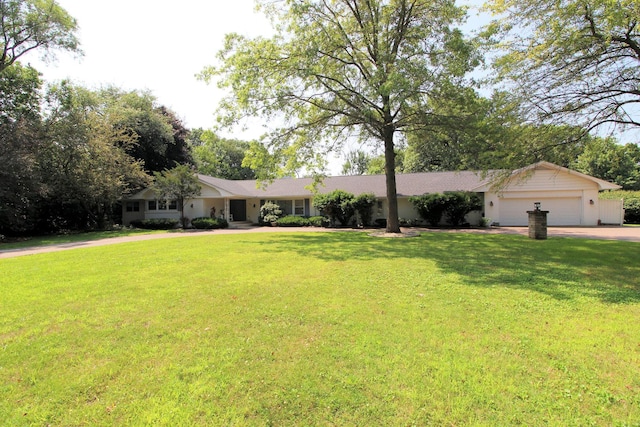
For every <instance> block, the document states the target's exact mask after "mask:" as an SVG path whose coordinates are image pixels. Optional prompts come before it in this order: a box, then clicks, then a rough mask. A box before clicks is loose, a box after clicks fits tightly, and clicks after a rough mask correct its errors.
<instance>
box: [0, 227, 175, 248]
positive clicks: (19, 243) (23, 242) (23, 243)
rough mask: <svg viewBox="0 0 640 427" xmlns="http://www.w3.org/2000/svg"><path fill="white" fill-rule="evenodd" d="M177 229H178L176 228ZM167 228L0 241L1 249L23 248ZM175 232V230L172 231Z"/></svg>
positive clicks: (151, 232) (129, 234)
mask: <svg viewBox="0 0 640 427" xmlns="http://www.w3.org/2000/svg"><path fill="white" fill-rule="evenodd" d="M176 231H177V230H176ZM167 232H168V231H165V230H142V229H138V228H124V229H121V230H107V231H89V232H86V233H68V234H51V235H48V236H32V237H26V238H16V239H8V240H7V241H5V242H3V241H0V251H3V250H12V249H22V248H29V247H35V246H48V245H58V244H62V243H76V242H87V241H93V240H100V239H110V238H114V237H124V236H133V235H138V234H158V233H167ZM171 232H173V231H171Z"/></svg>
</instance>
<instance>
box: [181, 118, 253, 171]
mask: <svg viewBox="0 0 640 427" xmlns="http://www.w3.org/2000/svg"><path fill="white" fill-rule="evenodd" d="M197 133H198V137H197V140H194V141H192V145H193V157H194V160H195V163H196V166H197V167H198V172H200V173H202V174H205V175H210V176H215V177H218V178H224V179H232V180H234V179H235V180H239V179H255V178H256V174H255V172H254V171H253V170H252V169H251V168H249V167H246V166H243V161H244V156H245V152H247V151H248V150H249V146H250V145H249V143H248V142H246V141H240V140H237V139H224V138H220V137H218V136H217V135H216V134H215V133H214V132H213V131H210V130H205V131H202V130H198V132H197Z"/></svg>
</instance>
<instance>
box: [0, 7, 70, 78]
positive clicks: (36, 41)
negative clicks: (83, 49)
mask: <svg viewBox="0 0 640 427" xmlns="http://www.w3.org/2000/svg"><path fill="white" fill-rule="evenodd" d="M77 30H78V24H77V22H76V20H75V19H74V18H73V17H71V16H70V15H69V14H68V13H67V12H66V11H65V10H64V9H63V8H62V7H60V5H58V3H57V2H56V1H55V0H0V33H1V34H0V72H2V71H3V70H4V69H5V68H7V67H9V66H10V65H11V64H13V63H14V62H15V61H17V60H18V59H20V58H21V57H22V56H23V55H25V54H26V53H28V52H30V51H33V50H38V51H40V52H42V53H43V54H44V56H45V57H46V56H47V55H51V54H53V52H55V50H68V51H73V52H77V53H79V52H80V50H79V42H78V39H77V37H76V34H75V33H76V31H77Z"/></svg>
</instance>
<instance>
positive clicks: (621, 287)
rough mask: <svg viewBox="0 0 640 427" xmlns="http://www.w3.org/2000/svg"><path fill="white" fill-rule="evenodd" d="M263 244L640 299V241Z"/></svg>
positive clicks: (573, 293)
mask: <svg viewBox="0 0 640 427" xmlns="http://www.w3.org/2000/svg"><path fill="white" fill-rule="evenodd" d="M248 243H249V242H248ZM250 244H253V245H255V244H256V242H250ZM262 244H263V245H265V246H268V248H264V249H266V250H268V251H273V252H279V251H283V252H285V251H287V252H288V251H291V248H294V247H295V248H299V252H300V253H302V254H304V256H308V257H316V258H318V259H322V260H327V261H342V262H344V261H349V260H359V261H371V262H374V263H375V261H376V260H381V259H405V260H406V259H409V260H415V261H416V262H424V261H431V262H433V263H434V264H435V266H437V268H438V269H440V270H441V271H442V272H443V273H454V274H456V275H458V276H459V277H460V280H461V282H462V283H464V284H468V285H472V286H480V287H492V286H502V287H509V288H518V289H525V290H533V291H536V292H540V293H543V294H545V295H548V296H550V297H552V298H555V299H558V300H567V299H572V298H575V297H578V296H583V297H591V298H597V299H599V300H601V301H603V302H607V303H618V304H624V303H635V302H640V244H638V243H633V242H621V241H610V240H590V239H576V238H561V237H558V238H550V239H548V240H532V239H529V238H528V237H526V236H515V235H475V234H465V233H425V234H423V235H421V236H420V237H414V238H375V237H370V236H368V235H367V234H366V233H357V232H346V233H308V234H307V233H304V234H299V233H297V234H286V233H285V234H278V235H273V238H271V239H269V240H267V241H264V242H263V243H262Z"/></svg>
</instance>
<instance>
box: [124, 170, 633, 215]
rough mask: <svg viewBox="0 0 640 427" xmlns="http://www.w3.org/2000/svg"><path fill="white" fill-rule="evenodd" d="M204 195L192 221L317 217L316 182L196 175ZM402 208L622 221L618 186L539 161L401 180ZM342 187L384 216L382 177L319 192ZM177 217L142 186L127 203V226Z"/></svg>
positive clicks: (189, 206) (340, 179)
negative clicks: (537, 207)
mask: <svg viewBox="0 0 640 427" xmlns="http://www.w3.org/2000/svg"><path fill="white" fill-rule="evenodd" d="M198 179H199V181H200V184H201V186H202V191H201V194H200V195H199V196H197V197H195V198H193V199H191V200H189V201H188V202H187V203H186V206H185V210H184V215H185V216H186V217H187V218H196V217H210V216H216V217H222V218H226V219H227V220H229V221H251V222H258V218H259V214H260V206H262V205H263V204H264V203H265V202H266V201H273V202H276V203H277V204H278V205H280V207H281V208H282V209H283V211H284V213H285V214H288V215H300V216H314V215H319V214H320V213H319V212H318V211H317V210H316V209H315V208H314V207H313V203H312V201H313V197H314V193H313V192H312V191H311V190H310V189H309V188H310V186H311V184H312V183H313V179H312V178H284V179H277V180H275V181H273V182H272V183H269V184H268V185H266V186H264V187H261V186H258V185H257V183H256V181H254V180H245V181H230V180H226V179H221V178H214V177H211V176H207V175H198ZM396 183H397V193H398V211H399V217H400V218H406V219H417V218H418V213H417V212H416V210H415V209H414V208H413V205H412V204H411V203H410V202H409V198H410V197H411V196H418V195H422V194H426V193H443V192H446V191H471V192H475V193H478V195H479V196H480V197H481V199H482V201H483V204H484V209H483V211H482V212H476V213H475V214H473V215H472V214H470V216H469V217H468V218H467V219H468V220H469V222H471V223H476V224H477V223H478V222H479V220H480V218H481V217H486V218H490V220H491V222H492V223H494V224H499V225H501V226H526V225H527V221H528V215H527V211H530V210H533V208H534V203H535V202H540V203H541V209H542V210H545V211H549V214H548V217H547V220H548V224H549V225H550V226H554V225H564V226H595V225H598V224H604V223H606V224H622V222H623V217H624V212H623V210H622V201H619V203H618V201H612V202H613V203H612V204H611V203H610V202H611V201H607V200H599V199H598V193H599V192H600V191H603V190H614V189H618V188H620V186H619V185H616V184H613V183H610V182H607V181H604V180H601V179H598V178H594V177H592V176H589V175H585V174H582V173H580V172H577V171H574V170H570V169H567V168H564V167H561V166H558V165H555V164H552V163H548V162H539V163H535V164H532V165H530V166H527V167H525V168H522V169H518V170H516V171H513V172H512V173H510V174H505V173H499V172H497V171H494V172H489V173H484V174H483V173H481V172H473V171H462V172H425V173H409V174H398V175H396ZM333 190H344V191H347V192H350V193H353V194H354V195H358V194H361V193H373V194H375V196H376V197H377V198H378V204H377V206H376V207H375V208H374V219H376V218H386V214H387V201H386V186H385V177H384V175H355V176H335V177H327V178H325V179H324V180H323V183H322V184H320V185H319V186H318V188H317V191H318V193H328V192H331V191H333ZM179 217H180V213H179V211H178V206H177V204H176V202H175V201H171V200H156V196H155V194H154V192H153V191H152V190H151V189H149V188H148V189H145V190H142V191H140V192H138V193H137V194H134V195H132V196H130V197H128V198H127V199H125V200H123V222H124V224H125V225H126V224H129V223H130V222H131V221H133V220H139V219H150V218H175V219H178V218H179Z"/></svg>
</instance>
